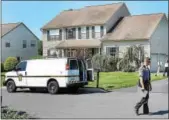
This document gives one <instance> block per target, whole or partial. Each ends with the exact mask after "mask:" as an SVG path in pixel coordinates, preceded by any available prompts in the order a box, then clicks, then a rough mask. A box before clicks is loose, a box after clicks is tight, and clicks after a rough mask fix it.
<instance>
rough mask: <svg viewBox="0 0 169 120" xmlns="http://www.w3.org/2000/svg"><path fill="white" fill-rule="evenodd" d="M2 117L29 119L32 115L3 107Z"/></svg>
mask: <svg viewBox="0 0 169 120" xmlns="http://www.w3.org/2000/svg"><path fill="white" fill-rule="evenodd" d="M1 110H2V111H1V118H2V119H29V118H30V116H29V115H28V114H27V113H26V112H22V111H15V110H11V109H9V108H2V109H1Z"/></svg>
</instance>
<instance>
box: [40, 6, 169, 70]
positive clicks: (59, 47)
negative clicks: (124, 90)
mask: <svg viewBox="0 0 169 120" xmlns="http://www.w3.org/2000/svg"><path fill="white" fill-rule="evenodd" d="M41 30H42V35H43V36H42V39H43V55H44V56H50V55H56V56H60V57H64V56H68V57H69V56H77V55H79V54H81V53H82V55H84V56H85V55H86V53H87V55H88V56H89V57H91V56H93V55H94V54H96V53H102V54H107V55H112V56H119V57H122V56H123V55H122V53H124V52H125V50H126V48H127V47H129V46H131V45H141V46H142V47H143V48H144V51H145V56H147V57H151V61H152V63H151V70H152V71H156V70H157V65H158V64H157V63H158V62H159V61H161V62H163V63H164V62H165V61H166V59H167V56H168V20H167V18H166V15H165V14H162V13H161V14H149V15H148V14H147V15H134V16H131V15H130V13H129V11H128V9H127V7H126V5H125V4H124V3H115V4H108V5H98V6H88V7H85V8H82V9H78V10H72V9H71V10H67V11H63V12H61V13H60V14H59V15H57V16H56V17H55V18H54V19H52V20H51V21H50V22H48V23H47V24H46V25H44V26H43V27H42V28H41ZM79 50H82V51H80V52H79ZM77 51H78V52H77ZM86 51H87V52H86ZM138 54H139V53H138Z"/></svg>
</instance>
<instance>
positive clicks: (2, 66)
mask: <svg viewBox="0 0 169 120" xmlns="http://www.w3.org/2000/svg"><path fill="white" fill-rule="evenodd" d="M1 72H4V64H3V63H1Z"/></svg>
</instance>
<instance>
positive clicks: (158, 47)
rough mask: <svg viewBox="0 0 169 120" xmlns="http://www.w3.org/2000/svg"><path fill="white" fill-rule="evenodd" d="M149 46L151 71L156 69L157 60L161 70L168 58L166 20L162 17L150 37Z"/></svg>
mask: <svg viewBox="0 0 169 120" xmlns="http://www.w3.org/2000/svg"><path fill="white" fill-rule="evenodd" d="M150 46H151V50H150V51H151V59H152V61H151V66H152V68H151V69H152V70H153V71H157V67H158V62H162V67H161V70H163V69H164V63H165V62H166V60H167V59H168V56H167V55H168V20H167V18H166V17H163V18H162V20H161V21H160V23H159V24H158V26H157V28H156V30H155V32H154V33H153V35H152V36H151V38H150Z"/></svg>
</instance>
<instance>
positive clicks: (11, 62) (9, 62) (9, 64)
mask: <svg viewBox="0 0 169 120" xmlns="http://www.w3.org/2000/svg"><path fill="white" fill-rule="evenodd" d="M17 63H18V60H17V58H15V57H8V58H7V59H6V60H5V62H4V69H5V71H10V70H13V69H14V67H15V66H16V65H17Z"/></svg>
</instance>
